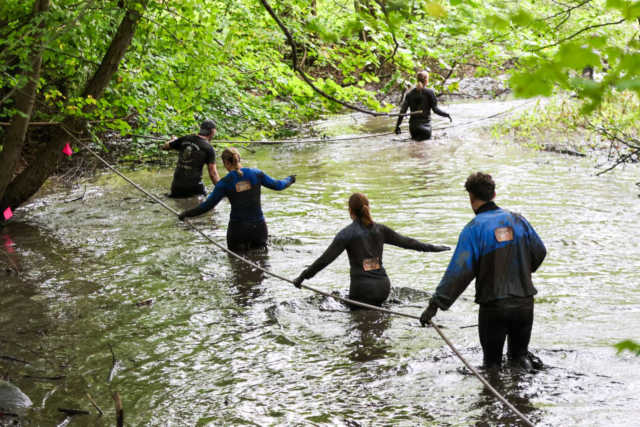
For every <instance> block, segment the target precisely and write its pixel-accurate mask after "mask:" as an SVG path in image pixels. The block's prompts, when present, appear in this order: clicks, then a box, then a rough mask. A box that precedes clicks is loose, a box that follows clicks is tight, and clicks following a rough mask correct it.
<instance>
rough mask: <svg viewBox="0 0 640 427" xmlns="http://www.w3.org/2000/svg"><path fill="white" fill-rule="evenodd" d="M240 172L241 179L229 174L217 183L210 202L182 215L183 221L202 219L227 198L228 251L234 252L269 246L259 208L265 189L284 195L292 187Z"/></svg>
mask: <svg viewBox="0 0 640 427" xmlns="http://www.w3.org/2000/svg"><path fill="white" fill-rule="evenodd" d="M241 171H242V177H240V176H239V175H238V172H237V171H232V172H229V173H228V174H227V176H225V177H224V178H222V179H221V180H220V181H218V183H217V184H216V186H215V188H214V189H213V192H212V193H211V195H210V196H209V197H208V198H207V200H205V201H204V202H203V203H201V204H200V205H199V206H196V207H195V208H192V209H189V210H186V211H184V212H183V213H181V214H180V215H181V217H182V218H185V217H193V216H198V215H202V214H204V213H206V212H209V211H210V210H211V209H213V208H214V207H215V206H216V205H217V204H218V203H220V201H221V200H222V199H223V198H224V197H227V198H228V199H229V202H230V203H231V217H230V218H229V227H228V228H227V247H228V248H229V249H230V250H232V251H234V252H236V251H240V250H246V249H249V248H253V247H261V246H266V244H267V238H268V230H267V223H266V221H265V219H264V214H263V213H262V206H261V204H260V197H261V189H262V187H263V186H264V187H267V188H269V189H271V190H276V191H281V190H284V189H285V188H288V187H289V186H291V184H292V183H293V179H292V177H287V178H285V179H283V180H276V179H273V178H271V177H270V176H269V175H267V174H266V173H264V172H262V171H261V170H259V169H252V168H242V169H241Z"/></svg>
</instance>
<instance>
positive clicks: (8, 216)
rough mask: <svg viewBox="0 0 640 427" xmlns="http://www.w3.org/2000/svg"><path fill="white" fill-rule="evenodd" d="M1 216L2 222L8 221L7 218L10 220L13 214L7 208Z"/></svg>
mask: <svg viewBox="0 0 640 427" xmlns="http://www.w3.org/2000/svg"><path fill="white" fill-rule="evenodd" d="M2 215H4V220H5V221H8V220H9V218H11V217H12V216H13V212H12V211H11V208H7V209H5V211H4V212H3V213H2Z"/></svg>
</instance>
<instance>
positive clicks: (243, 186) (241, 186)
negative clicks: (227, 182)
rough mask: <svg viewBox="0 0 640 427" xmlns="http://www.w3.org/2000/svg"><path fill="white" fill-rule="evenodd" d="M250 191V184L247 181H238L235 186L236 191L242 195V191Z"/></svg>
mask: <svg viewBox="0 0 640 427" xmlns="http://www.w3.org/2000/svg"><path fill="white" fill-rule="evenodd" d="M247 190H251V183H250V182H249V180H244V181H240V182H238V183H237V184H236V191H237V192H238V193H242V192H243V191H247Z"/></svg>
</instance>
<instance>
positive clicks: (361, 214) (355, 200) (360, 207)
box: [349, 193, 373, 227]
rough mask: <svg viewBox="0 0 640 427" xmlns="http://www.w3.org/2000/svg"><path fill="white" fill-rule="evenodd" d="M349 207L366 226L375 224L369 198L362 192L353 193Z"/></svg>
mask: <svg viewBox="0 0 640 427" xmlns="http://www.w3.org/2000/svg"><path fill="white" fill-rule="evenodd" d="M349 209H350V210H351V212H353V213H354V214H355V215H356V216H357V217H358V219H360V221H362V223H363V224H364V226H365V227H371V226H372V225H373V218H371V209H370V208H369V199H367V196H365V195H364V194H362V193H353V194H352V195H351V197H349Z"/></svg>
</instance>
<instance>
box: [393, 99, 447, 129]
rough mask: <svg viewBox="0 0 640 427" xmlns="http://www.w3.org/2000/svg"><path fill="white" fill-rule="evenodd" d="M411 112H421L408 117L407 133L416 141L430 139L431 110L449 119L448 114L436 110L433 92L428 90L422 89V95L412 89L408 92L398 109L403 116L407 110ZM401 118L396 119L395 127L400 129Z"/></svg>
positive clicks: (436, 102)
mask: <svg viewBox="0 0 640 427" xmlns="http://www.w3.org/2000/svg"><path fill="white" fill-rule="evenodd" d="M409 108H410V109H411V112H412V113H413V112H416V111H422V113H421V114H412V115H410V116H409V133H410V134H411V138H412V139H415V140H416V141H425V140H427V139H431V110H433V112H434V113H436V114H437V115H439V116H442V117H447V118H450V117H451V116H450V115H449V114H448V113H445V112H444V111H442V110H441V109H439V108H438V99H437V98H436V94H435V93H434V92H433V90H431V89H429V88H426V87H425V88H422V94H420V93H418V89H416V88H413V89H411V90H410V91H409V93H408V94H407V96H406V97H405V98H404V104H402V108H401V109H400V114H405V113H406V112H407V110H408V109H409ZM402 119H403V117H402V116H400V117H398V123H397V125H396V127H400V125H401V124H402Z"/></svg>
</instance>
